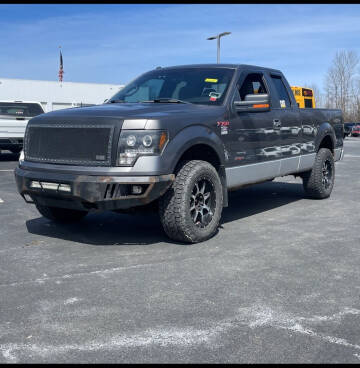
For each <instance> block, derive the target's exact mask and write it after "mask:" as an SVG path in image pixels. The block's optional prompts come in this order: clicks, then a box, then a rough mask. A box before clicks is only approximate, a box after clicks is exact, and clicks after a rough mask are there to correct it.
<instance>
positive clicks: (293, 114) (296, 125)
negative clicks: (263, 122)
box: [268, 73, 302, 175]
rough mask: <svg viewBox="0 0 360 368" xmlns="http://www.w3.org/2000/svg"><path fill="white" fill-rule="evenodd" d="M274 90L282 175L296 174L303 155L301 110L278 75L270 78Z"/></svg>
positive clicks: (283, 79)
mask: <svg viewBox="0 0 360 368" xmlns="http://www.w3.org/2000/svg"><path fill="white" fill-rule="evenodd" d="M268 77H269V78H270V80H271V88H272V89H273V93H272V95H273V100H272V101H273V112H274V129H275V130H276V133H277V134H278V136H279V146H280V149H281V158H282V159H286V160H282V164H281V169H280V174H281V175H285V174H287V173H291V172H295V171H296V170H297V168H298V163H299V156H300V154H301V142H302V129H301V119H300V113H299V108H298V106H297V104H296V101H295V98H294V97H293V95H291V96H290V94H289V92H288V91H290V90H291V89H290V86H289V85H288V83H287V82H286V80H285V78H284V77H283V76H282V75H281V74H278V73H271V74H270V75H269V76H268Z"/></svg>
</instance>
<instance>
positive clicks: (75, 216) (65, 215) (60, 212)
mask: <svg viewBox="0 0 360 368" xmlns="http://www.w3.org/2000/svg"><path fill="white" fill-rule="evenodd" d="M36 208H37V209H38V211H39V212H40V213H41V214H42V215H43V216H44V217H46V218H48V219H49V220H52V221H55V222H62V223H71V222H77V221H80V220H81V219H82V218H83V217H85V216H86V215H87V213H88V212H87V211H79V210H71V209H68V208H60V207H49V206H43V205H40V204H37V205H36Z"/></svg>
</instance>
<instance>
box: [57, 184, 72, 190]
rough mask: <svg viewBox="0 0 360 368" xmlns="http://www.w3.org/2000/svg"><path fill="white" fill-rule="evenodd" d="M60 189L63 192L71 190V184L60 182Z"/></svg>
mask: <svg viewBox="0 0 360 368" xmlns="http://www.w3.org/2000/svg"><path fill="white" fill-rule="evenodd" d="M58 190H61V191H62V192H71V186H70V185H69V184H60V185H59V188H58Z"/></svg>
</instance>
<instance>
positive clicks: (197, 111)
mask: <svg viewBox="0 0 360 368" xmlns="http://www.w3.org/2000/svg"><path fill="white" fill-rule="evenodd" d="M223 110H224V106H208V105H196V104H180V103H179V104H176V103H151V102H150V103H111V104H110V103H108V104H102V105H95V106H90V107H82V108H71V109H63V110H57V111H52V112H48V113H46V114H42V115H39V116H38V117H36V118H33V119H32V121H34V120H36V121H38V122H40V121H46V120H51V121H53V120H57V121H59V120H69V119H72V118H74V119H76V120H77V119H81V118H107V117H108V118H117V119H119V120H124V119H156V120H161V119H162V118H170V117H174V116H177V117H179V115H181V116H182V117H184V116H185V115H188V116H189V117H190V116H191V117H194V116H196V115H211V116H214V115H217V113H220V112H222V111H223Z"/></svg>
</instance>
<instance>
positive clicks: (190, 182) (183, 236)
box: [159, 160, 223, 243]
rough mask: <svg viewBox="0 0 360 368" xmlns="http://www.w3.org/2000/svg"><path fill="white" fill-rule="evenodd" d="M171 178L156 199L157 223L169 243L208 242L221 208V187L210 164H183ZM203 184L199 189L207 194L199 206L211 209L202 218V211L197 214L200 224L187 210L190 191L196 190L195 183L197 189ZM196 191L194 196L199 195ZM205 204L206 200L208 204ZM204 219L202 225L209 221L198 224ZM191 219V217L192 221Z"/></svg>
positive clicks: (191, 197) (192, 205) (191, 199)
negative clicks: (163, 192) (162, 193)
mask: <svg viewBox="0 0 360 368" xmlns="http://www.w3.org/2000/svg"><path fill="white" fill-rule="evenodd" d="M175 175H176V177H175V181H174V182H173V184H172V185H171V187H170V188H169V189H168V190H167V192H166V193H165V194H164V195H163V196H162V197H161V198H160V199H159V214H160V221H161V223H162V226H163V228H164V231H165V233H166V234H167V236H168V237H169V238H171V239H173V240H176V241H180V242H186V243H197V242H202V241H204V240H207V239H209V238H210V237H212V236H213V235H214V234H215V232H216V231H217V229H218V226H219V221H220V218H221V212H222V208H223V192H222V185H221V181H220V178H219V175H218V173H217V171H216V169H215V168H214V167H213V166H212V165H211V164H210V163H208V162H206V161H202V160H191V161H183V162H181V164H180V165H179V167H178V169H177V170H176V172H175ZM204 182H205V183H207V184H206V185H207V188H209V189H203V191H202V192H203V193H204V192H205V191H206V193H211V194H210V195H209V196H203V200H204V201H205V202H203V203H205V205H206V206H205V207H208V205H209V206H210V207H211V208H212V210H211V211H209V212H205V215H203V214H204V210H202V211H201V213H200V215H199V216H200V217H199V218H200V219H201V221H197V222H196V223H195V221H196V219H197V218H198V217H197V216H198V215H197V210H195V209H193V210H191V208H195V199H194V197H195V196H194V193H195V192H194V190H195V191H196V184H198V186H197V189H199V186H202V185H201V184H203V183H204ZM204 188H205V186H204ZM200 189H202V188H200ZM200 192H201V191H198V192H197V193H198V196H201V193H200ZM205 197H206V199H205ZM206 201H208V202H207V204H208V205H207V204H206ZM200 205H201V204H200ZM210 207H209V208H210ZM197 208H199V207H197ZM191 211H192V212H191ZM205 211H207V210H205ZM192 213H193V214H195V215H192ZM206 216H208V217H207V220H206V221H205V223H206V222H207V221H208V219H209V218H210V217H211V220H210V221H209V222H208V223H207V224H206V225H203V224H202V221H203V218H206ZM193 217H195V218H194V219H193ZM199 224H200V225H199ZM200 226H204V227H200Z"/></svg>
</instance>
